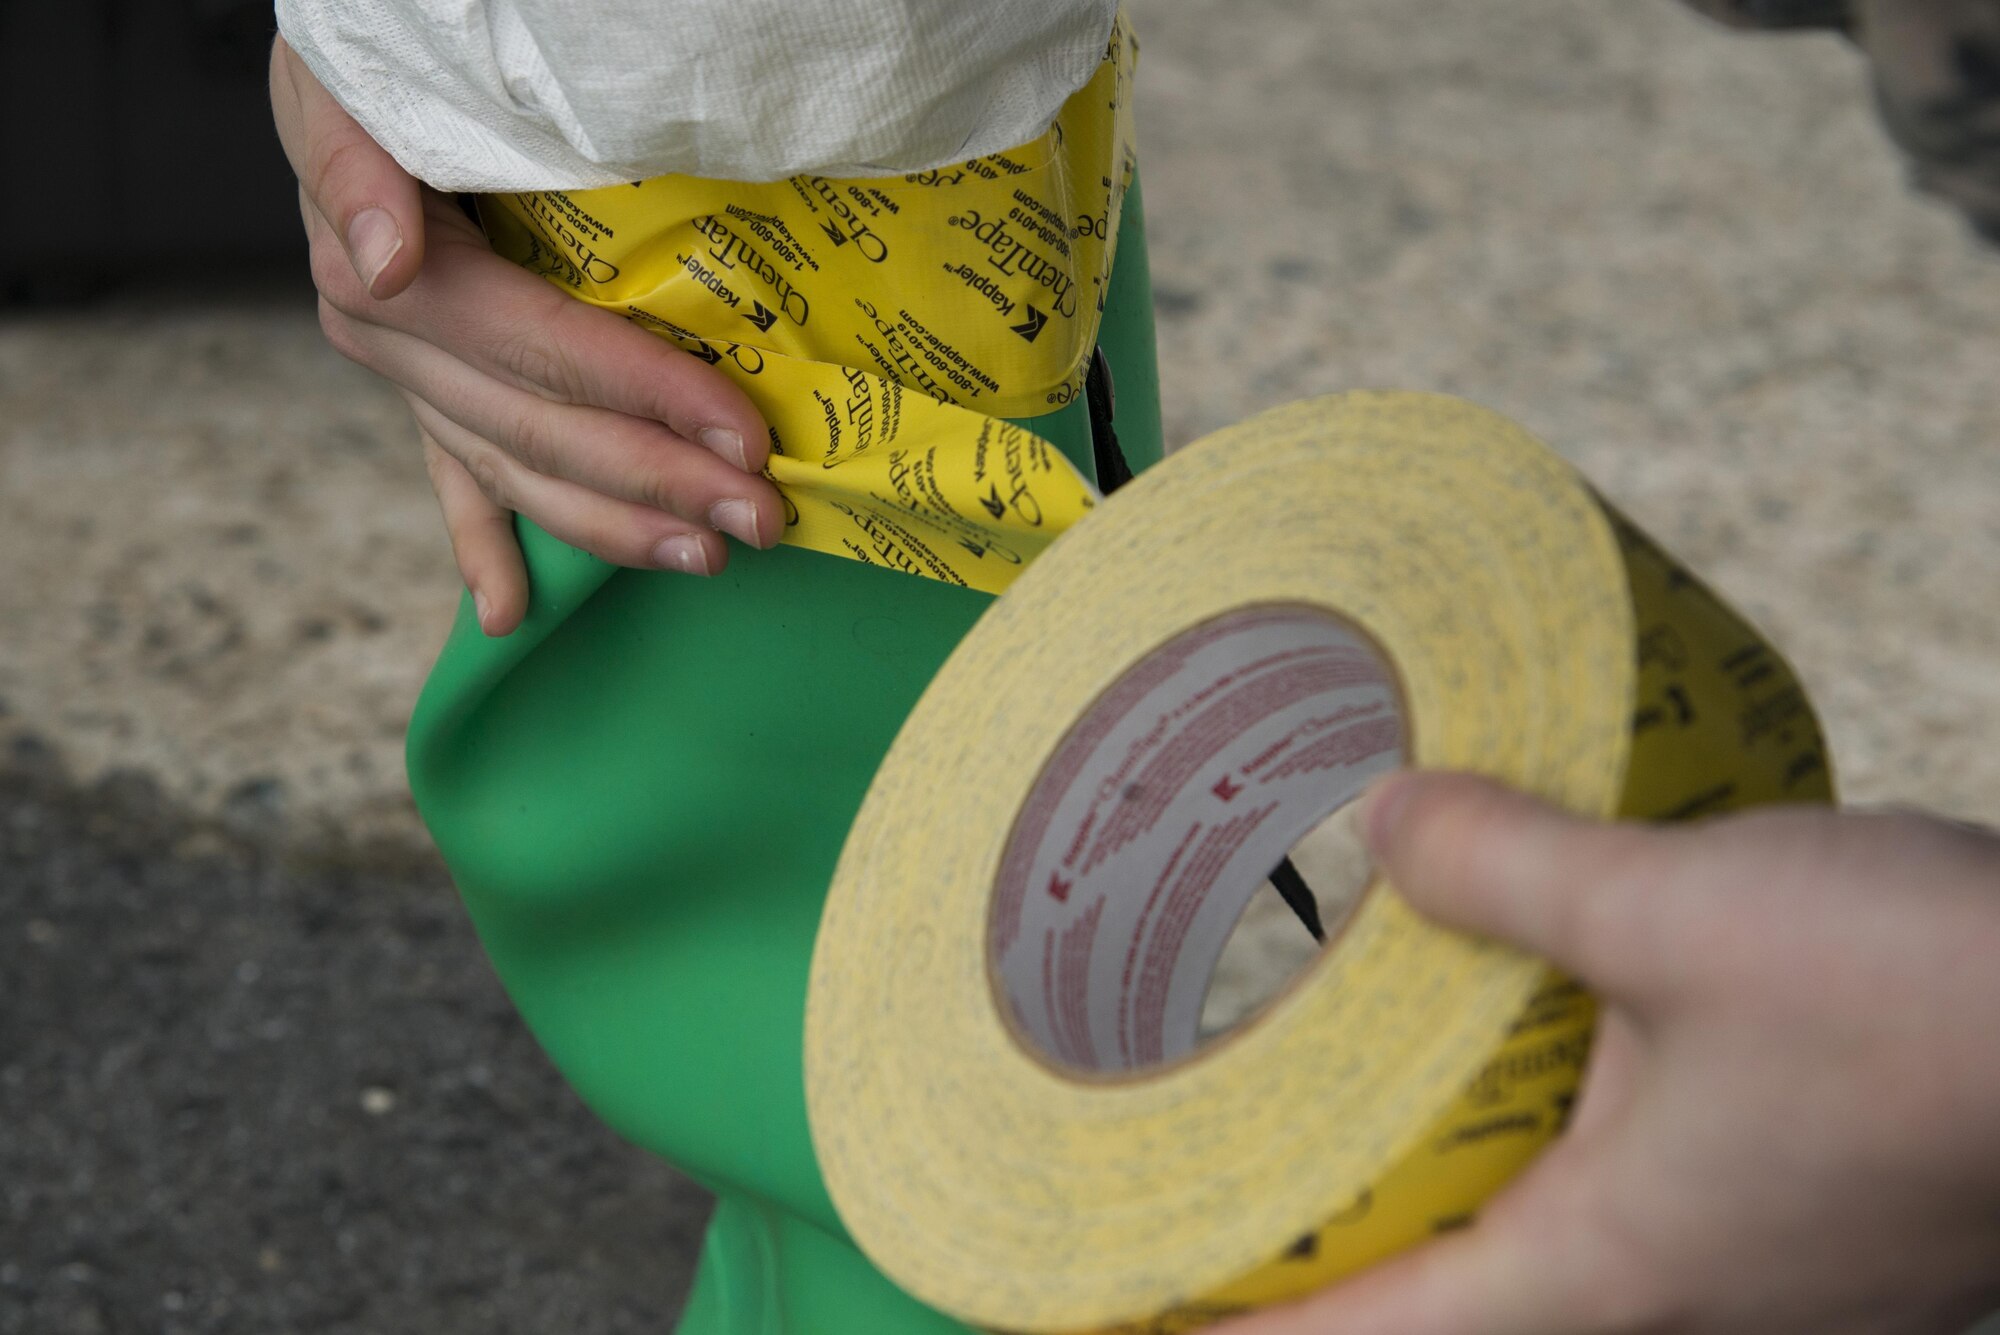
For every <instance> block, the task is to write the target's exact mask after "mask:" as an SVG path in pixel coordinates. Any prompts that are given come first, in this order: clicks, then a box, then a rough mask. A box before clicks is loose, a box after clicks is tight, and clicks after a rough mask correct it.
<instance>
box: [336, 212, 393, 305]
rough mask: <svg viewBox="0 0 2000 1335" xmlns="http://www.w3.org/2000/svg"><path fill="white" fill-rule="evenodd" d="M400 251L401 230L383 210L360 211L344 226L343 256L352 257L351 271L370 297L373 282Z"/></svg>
mask: <svg viewBox="0 0 2000 1335" xmlns="http://www.w3.org/2000/svg"><path fill="white" fill-rule="evenodd" d="M402 248H403V229H402V228H400V227H398V226H396V220H395V219H394V218H391V217H390V216H389V211H388V210H387V209H363V210H361V212H359V213H357V214H355V215H354V221H353V222H350V223H349V224H347V253H348V254H350V255H352V256H353V257H354V267H355V269H356V270H357V271H358V272H359V273H360V274H361V281H362V282H364V283H366V284H367V285H368V290H369V292H370V293H373V292H374V291H375V280H376V279H378V278H380V277H381V276H382V271H383V270H384V269H386V268H388V267H389V261H391V260H393V259H395V258H396V254H397V252H398V251H400V250H402Z"/></svg>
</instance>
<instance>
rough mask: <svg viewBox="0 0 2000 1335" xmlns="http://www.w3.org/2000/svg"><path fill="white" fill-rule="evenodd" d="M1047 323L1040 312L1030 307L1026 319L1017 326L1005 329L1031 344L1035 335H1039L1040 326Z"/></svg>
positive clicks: (1047, 318)
mask: <svg viewBox="0 0 2000 1335" xmlns="http://www.w3.org/2000/svg"><path fill="white" fill-rule="evenodd" d="M1048 322H1049V317H1048V316H1046V315H1044V314H1042V313H1041V312H1040V311H1038V310H1036V309H1035V308H1034V307H1033V306H1030V307H1028V318H1027V319H1025V320H1023V321H1021V323H1019V324H1010V325H1008V326H1007V327H1008V328H1009V329H1011V330H1013V331H1014V332H1015V333H1017V334H1019V335H1020V336H1021V337H1022V338H1025V339H1026V340H1028V342H1030V343H1033V342H1034V341H1035V335H1037V334H1039V333H1041V332H1042V326H1043V325H1045V324H1047V323H1048Z"/></svg>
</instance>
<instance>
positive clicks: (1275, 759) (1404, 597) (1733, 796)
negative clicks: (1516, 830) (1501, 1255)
mask: <svg viewBox="0 0 2000 1335" xmlns="http://www.w3.org/2000/svg"><path fill="white" fill-rule="evenodd" d="M1399 763H1400V764H1410V765H1417V766H1424V767H1445V768H1456V769H1470V770H1477V771H1482V772H1484V773H1487V774H1490V775H1494V776H1497V777H1498V778H1500V779H1503V780H1505V781H1506V782H1508V783H1511V784H1514V785H1516V786H1519V787H1521V788H1524V789H1526V790H1528V791H1531V792H1535V793H1540V794H1542V795H1544V796H1546V797H1548V798H1550V799H1553V800H1555V801H1557V802H1560V803H1562V804H1563V805H1565V806H1567V807H1569V808H1571V809H1574V810H1577V811H1580V812H1586V813H1589V814H1592V815H1598V816H1611V815H1623V816H1633V817H1652V818H1674V817H1687V816H1693V815H1698V814H1702V813H1708V812H1715V811H1722V810H1727V809H1730V808H1735V807H1740V806H1744V805H1747V804H1752V803H1758V802H1767V801H1774V800H1805V801H1821V800H1827V799H1828V798H1830V796H1831V780H1830V776H1829V772H1828V769H1827V765H1826V761H1825V757H1824V751H1823V747H1822V741H1821V737H1820V733H1819V729H1818V726H1817V724H1816V723H1815V721H1814V718H1813V715H1812V712H1811V709H1810V707H1809V705H1808V704H1807V702H1806V699H1805V697H1804V695H1803V694H1802V692H1801V690H1800V688H1799V685H1798V682H1797V681H1796V680H1795V679H1794V677H1793V675H1792V673H1791V671H1790V669H1789V668H1788V667H1787V666H1786V664H1785V663H1784V661H1783V660H1782V659H1780V658H1779V656H1778V655H1777V653H1776V652H1774V651H1773V650H1772V649H1771V647H1770V646H1769V645H1767V644H1765V643H1764V642H1763V641H1762V640H1761V639H1759V638H1758V637H1757V635H1756V633H1755V632H1754V631H1752V630H1751V629H1750V628H1749V627H1748V626H1747V625H1745V624H1744V622H1743V621H1742V620H1741V619H1740V618H1738V617H1737V616H1736V615H1735V614H1734V613H1732V612H1731V611H1730V610H1729V609H1728V608H1726V607H1725V606H1723V605H1722V603H1720V602H1719V601H1718V600H1717V599H1716V598H1715V597H1714V596H1713V595H1712V594H1711V593H1709V592H1708V590H1706V589H1705V588H1703V587H1702V586H1701V585H1700V584H1699V583H1698V582H1696V581H1695V579H1694V578H1693V577H1692V576H1690V575H1689V574H1688V573H1687V572H1686V571H1685V570H1683V569H1682V568H1681V567H1680V566H1678V565H1677V564H1675V563H1674V561H1673V560H1672V559H1671V558H1670V557H1668V556H1666V555H1665V554H1664V553H1662V552H1661V551H1660V549H1659V548H1657V547H1656V546H1654V545H1653V544H1652V543H1651V542H1649V541H1648V540H1647V539H1646V538H1645V537H1644V536H1642V535H1641V534H1640V533H1639V532H1638V531H1637V530H1636V529H1634V528H1633V527H1632V526H1631V525H1630V524H1628V523H1627V522H1625V521H1624V520H1623V519H1622V518H1620V517H1619V516H1618V515H1617V514H1616V513H1615V512H1613V511H1612V510H1610V509H1609V507H1607V506H1606V505H1605V504H1604V503H1603V501H1602V500H1600V499H1599V498H1598V497H1597V496H1596V495H1595V494H1594V493H1593V492H1592V491H1591V489H1590V488H1589V487H1588V486H1587V485H1586V484H1585V483H1584V482H1583V480H1582V479H1580V478H1579V477H1578V476H1577V475H1576V474H1575V473H1574V472H1573V471H1572V470H1571V469H1570V468H1569V467H1568V466H1567V465H1565V464H1564V463H1563V462H1562V461H1561V460H1560V459H1559V458H1557V457H1556V456H1555V455H1554V454H1553V453H1551V452H1550V451H1549V450H1548V449H1547V448H1545V447H1544V446H1542V445H1541V444H1539V443H1537V442H1536V441H1535V440H1533V439H1532V438H1531V437H1529V436H1528V435H1526V434H1525V433H1524V432H1522V431H1521V430H1520V429H1518V428H1517V427H1515V426H1513V425H1512V424H1510V423H1508V422H1507V421H1505V420H1503V419H1501V418H1499V417H1497V416H1495V415H1493V414H1491V413H1489V412H1486V411H1483V410H1481V409H1479V408H1475V407H1473V406H1471V405H1468V404H1465V403H1462V402H1459V401H1457V400H1454V399H1449V398H1441V397H1434V396H1429V395H1418V394H1354V395H1345V396H1339V397H1334V398H1327V399H1319V400H1314V401H1310V402H1306V403H1299V404H1294V405H1291V406H1289V407H1285V408H1281V409H1278V410H1276V411H1273V412H1268V413H1265V414H1263V415H1261V416H1259V417H1256V418H1254V419H1252V420H1250V421H1248V422H1245V423H1243V424H1241V425H1239V426H1236V427H1232V428H1230V429H1228V430H1226V431H1222V432H1219V433H1217V434H1216V435H1214V436H1211V437H1209V438H1208V439H1206V440H1205V441H1202V442H1201V443H1199V444H1197V445H1195V446H1193V447H1191V448H1189V449H1187V450H1185V451H1183V452H1182V453H1180V454H1178V455H1176V456H1174V457H1172V458H1169V459H1168V460H1167V461H1166V462H1165V463H1164V464H1162V465H1160V466H1158V467H1156V468H1154V469H1152V470H1151V471H1150V472H1148V473H1146V474H1145V475H1143V476H1141V477H1140V478H1139V479H1138V480H1137V481H1135V482H1133V483H1132V484H1130V485H1129V486H1127V487H1125V488H1124V489H1122V490H1121V491H1119V492H1118V493H1117V494H1115V495H1113V496H1112V497H1110V498H1109V499H1108V500H1107V501H1106V502H1105V503H1104V505H1103V506H1102V508H1101V509H1100V510H1099V511H1098V512H1097V513H1096V514H1094V515H1093V516H1091V517H1090V518H1089V519H1088V520H1086V521H1085V522H1083V523H1082V524H1080V525H1078V526H1077V527H1076V528H1075V529H1073V530H1072V531H1071V532H1070V533H1069V534H1068V535H1067V536H1065V537H1064V538H1063V540H1062V541H1061V542H1060V543H1059V544H1057V545H1056V546H1055V547H1054V548H1053V549H1052V550H1050V551H1049V553H1048V554H1047V555H1045V556H1044V557H1042V559H1041V560H1039V561H1038V562H1036V563H1035V564H1034V566H1033V567H1032V568H1030V569H1029V570H1028V571H1027V572H1026V573H1025V574H1024V575H1023V576H1022V577H1021V579H1020V580H1019V581H1018V582H1017V583H1016V584H1015V585H1014V587H1013V588H1012V590H1011V591H1010V592H1008V593H1007V595H1006V596H1005V597H1003V598H1002V599H1000V600H999V601H998V602H997V603H996V604H994V606H993V607H992V608H991V610H989V611H988V612H987V614H986V615H985V617H984V618H983V619H982V620H981V621H980V622H979V624H978V625H977V627H976V628H975V629H974V630H973V632H972V633H971V635H970V636H968V637H967V639H966V640H965V641H964V642H963V644H962V645H961V646H960V648H959V649H958V650H957V651H956V652H955V653H954V654H953V655H952V657H951V659H950V661H949V662H948V663H947V664H946V665H945V667H944V669H943V670H942V672H940V673H939V675H938V677H937V678H936V680H935V682H934V683H933V685H932V686H931V688H930V689H929V690H928V691H927V692H926V694H925V695H924V697H923V699H922V701H921V702H920V703H919V704H918V706H917V708H916V710H915V711H914V712H913V713H912V715H911V717H910V719H909V721H908V723H907V725H906V726H905V727H904V729H903V731H902V733H901V735H900V736H899V737H898V739H897V741H896V743H895V746H894V748H893V749H892V751H891V753H890V755H889V757H888V759H887V761H886V762H885V763H884V764H883V766H882V768H881V770H880V772H879V774H878V775H877V777H876V780H875V783H874V786H873V787H872V789H871V790H870V792H869V794H868V797H867V800H866V802H865V804H864V805H863V807H862V810H861V813H860V815H859V817H858V819H857V821H856V823H855V826H854V829H853V832H852V834H851V836H850V838H849V840H848V842H847V845H846V849H845V851H844V853H843V856H842V859H841V862H840V865H839V870H838V872H837V874H836V877H835V882H834V885H833V888H832V892H831V894H830V897H829V899H828V902H827V907H826V914H825V918H824V921H823V923H822V926H821V930H820V937H819V941H818V946H817V951H816V954H815V957H814V961H813V971H812V980H811V990H810V996H809V1002H808V1010H807V1017H806V1051H805V1061H806V1083H807V1098H808V1104H809V1110H810V1114H811V1120H812V1131H813V1138H814V1143H815V1146H816V1148H817V1151H818V1154H819V1158H820V1162H821V1164H822V1166H823V1168H824V1171H825V1174H826V1180H827V1184H828V1186H829V1188H830V1189H831V1191H832V1194H833V1198H834V1201H835V1203H836V1204H837V1205H838V1207H839V1210H840V1213H841V1217H842V1219H843V1220H844V1221H845V1222H846V1224H847V1226H848V1227H849V1228H850V1229H851V1230H852V1232H853V1234H854V1237H855V1239H856V1241H857V1242H858V1243H859V1244H860V1245H861V1247H862V1248H863V1249H864V1250H865V1251H866V1252H867V1253H868V1254H869V1255H870V1256H871V1257H872V1258H874V1260H875V1261H876V1262H877V1263H878V1264H879V1265H880V1266H881V1267H882V1268H883V1269H884V1270H885V1271H886V1272H887V1273H888V1274H889V1275H890V1276H892V1277H893V1278H894V1279H895V1280H896V1281H897V1282H898V1283H900V1284H901V1285H903V1286H904V1287H905V1288H907V1289H908V1290H909V1291H910V1292H911V1293H913V1294H915V1295H916V1296H917V1297H919V1298H921V1299H923V1300H925V1301H926V1302H929V1303H932V1304H934V1305H936V1306H937V1307H939V1308H941V1309H943V1310H944V1311H947V1312H950V1313H952V1314H954V1315H957V1316H959V1317H960V1318H962V1319H964V1320H967V1321H970V1322H973V1323H975V1324H978V1325H981V1326H985V1327H989V1328H993V1329H998V1330H1010V1331H1081V1330H1093V1329H1103V1328H1107V1327H1111V1328H1116V1329H1117V1330H1121V1331H1128V1332H1166V1331H1178V1330H1186V1329H1191V1328H1193V1327H1195V1326H1199V1325H1202V1324H1205V1323H1206V1322H1208V1321H1210V1320H1213V1319H1216V1318H1218V1317H1221V1316H1225V1315H1228V1314H1232V1313H1236V1312H1241V1311H1246V1310H1249V1309H1252V1308H1256V1307H1260V1306H1264V1305H1267V1304H1270V1303H1274V1302H1279V1301H1282V1300H1286V1299H1289V1298H1293V1297H1296V1296H1298V1295H1300V1294H1303V1293H1305V1292H1308V1291H1310V1290H1312V1289H1314V1288H1317V1287H1319V1286H1322V1285H1325V1284H1327V1283H1329V1282H1330V1281H1332V1280H1334V1279H1336V1278H1338V1277H1340V1276H1341V1275H1344V1274H1347V1273H1349V1272H1351V1271H1353V1270H1354V1269H1356V1268H1358V1267H1360V1266H1362V1265H1365V1264H1367V1263H1369V1262H1371V1261H1374V1260H1377V1259H1379V1258H1381V1257H1383V1256H1385V1255H1387V1254H1389V1253H1391V1252H1394V1251H1396V1250H1398V1249H1401V1248H1405V1247H1408V1246H1410V1245H1412V1244H1414V1243H1416V1242H1418V1241H1420V1240H1421V1239H1423V1238H1424V1237H1426V1236H1428V1235H1430V1234H1432V1233H1434V1232H1436V1231H1438V1230H1441V1229H1447V1228H1451V1227H1455V1226H1458V1225H1461V1224H1463V1223H1465V1222H1466V1221H1467V1220H1468V1219H1469V1218H1470V1216H1471V1214H1472V1212H1473V1211H1475V1210H1476V1209H1477V1207H1478V1206H1479V1204H1480V1202H1481V1201H1483V1200H1484V1199H1485V1198H1486V1197H1488V1196H1489V1195H1490V1194H1491V1193H1492V1192H1494V1191H1495V1190H1497V1189H1498V1188H1499V1187H1500V1186H1501V1185H1502V1184H1503V1183H1504V1182H1505V1181H1506V1180H1507V1179H1508V1178H1509V1177H1511V1176H1512V1175H1513V1174H1515V1173H1516V1172H1517V1171H1518V1170H1519V1169H1520V1168H1521V1167H1522V1166H1523V1165H1524V1164H1526V1163H1527V1161H1528V1160H1529V1159H1530V1158H1531V1157H1532V1156H1533V1155H1534V1154H1535V1153H1536V1151H1538V1150H1539V1149H1540V1148H1541V1147H1542V1146H1543V1145H1544V1144H1546V1143H1547V1142H1548V1141H1549V1140H1550V1138H1551V1137H1553V1136H1554V1135H1555V1134H1556V1133H1557V1131H1558V1130H1559V1129H1560V1128H1561V1126H1562V1124H1563V1120H1564V1117H1565V1115H1566V1113H1567V1111H1568V1108H1569V1105H1570V1101H1571V1099H1572V1097H1573V1096H1574V1093H1575V1091H1576V1088H1577V1085H1578V1081H1579V1076H1580V1072H1581V1069H1582V1066H1583V1062H1584V1058H1585V1055H1586V1051H1587V1047H1588V1041H1589V1034H1590V1029H1591V1024H1592V1018H1593V1017H1592V1008H1591V1003H1590V1001H1589V998H1588V997H1587V996H1585V995H1584V994H1583V993H1582V992H1581V991H1580V990H1579V989H1578V988H1576V987H1575V986H1574V985H1573V984H1570V983H1568V982H1566V981H1565V980H1563V979H1562V978H1560V977H1558V976H1555V975H1553V974H1551V973H1550V972H1549V971H1548V970H1547V968H1546V967H1545V966H1543V965H1541V964H1539V963H1537V962H1536V961H1535V960H1532V959H1528V958H1525V957H1523V956H1521V955H1519V954H1517V953H1515V952H1513V951H1511V950H1509V949H1506V948H1503V947H1501V946H1498V945H1496V944H1493V943H1489V942H1481V941H1476V940H1471V939H1467V938H1465V937H1462V936H1458V935H1455V934H1452V933H1449V932H1446V931H1444V930H1442V929H1439V928H1436V927H1434V926H1431V925H1429V924H1428V923H1426V922H1425V921H1424V920H1422V919H1420V918H1419V917H1418V916H1417V915H1416V914H1415V913H1414V912H1413V911H1412V910H1411V909H1409V908H1408V907H1407V906H1406V905H1405V904H1404V903H1403V901H1402V900H1401V899H1400V898H1398V896H1397V895H1396V894H1395V892H1394V890H1393V888H1392V887H1389V886H1387V885H1385V884H1381V883H1379V881H1378V882H1377V883H1375V884H1373V885H1371V886H1370V887H1369V889H1368V890H1367V891H1366V892H1365V893H1364V894H1362V895H1361V897H1360V899H1359V902H1358V905H1357V906H1356V907H1354V908H1353V909H1352V910H1351V912H1349V913H1348V914H1347V916H1346V918H1345V921H1344V922H1343V923H1341V924H1340V926H1339V927H1338V929H1337V931H1336V934H1335V938H1334V940H1333V944H1331V945H1330V946H1328V947H1327V948H1326V949H1325V950H1324V951H1323V952H1322V953H1321V954H1320V956H1319V957H1318V958H1317V959H1316V961H1315V962H1314V963H1313V965H1312V966H1311V967H1310V969H1309V970H1308V971H1307V972H1305V973H1304V974H1302V975H1301V976H1300V977H1299V978H1298V979H1295V980H1294V981H1293V982H1292V984H1290V985H1289V987H1288V989H1287V990H1286V991H1285V992H1283V993H1282V994H1281V995H1280V996H1279V997H1278V998H1277V999H1276V1000H1275V1001H1274V1002H1273V1003H1272V1004H1271V1005H1270V1006H1269V1007H1268V1008H1267V1009H1265V1010H1264V1011H1263V1012H1262V1013H1260V1014H1259V1015H1257V1016H1256V1017H1254V1018H1253V1019H1251V1020H1249V1021H1247V1022H1246V1023H1245V1024H1243V1025H1242V1026H1240V1027H1238V1028H1237V1029H1235V1030H1234V1031H1232V1032H1230V1033H1228V1034H1227V1035H1226V1036H1223V1037H1221V1038H1218V1039H1216V1040H1215V1041H1213V1042H1211V1043H1209V1044H1207V1045H1206V1046H1200V1035H1199V1029H1198V1025H1199V1013H1200V1007H1201V1000H1202V994H1203V993H1204V992H1205V990H1206V988H1207V984H1208V980H1209V975H1210V972H1211V971H1212V969H1213V967H1214V963H1215V959H1216V957H1217V955H1218V953H1219V951H1220V949H1221V942H1222V939H1223V938H1224V937H1226V936H1227V934H1228V932H1229V930H1230V928H1231V926H1232V925H1233V924H1234V922H1235V921H1236V919H1237V918H1238V916H1239V915H1240V913H1241V912H1242V910H1243V907H1244V905H1245V903H1246V902H1247V901H1248V899H1249V897H1250V896H1251V894H1252V893H1253V891H1254V890H1255V889H1256V888H1257V886H1258V885H1259V883H1260V882H1261V881H1262V879H1263V877H1264V875H1265V874H1266V873H1267V872H1268V871H1269V869H1270V868H1271V867H1272V866H1273V865H1274V864H1275V863H1276V862H1277V860H1278V859H1279V858H1280V857H1281V856H1283V855H1284V853H1285V852H1286V850H1287V849H1288V848H1289V847H1291V845H1292V843H1293V841H1294V840H1296V839H1298V838H1299V837H1300V836H1301V835H1302V834H1303V833H1305V832H1306V831H1307V830H1309V829H1311V828H1313V827H1314V826H1315V825H1317V824H1318V823H1319V822H1321V820H1322V819H1323V818H1324V817H1326V816H1327V815H1328V813H1329V812H1331V811H1333V810H1334V809H1336V808H1337V807H1339V806H1340V805H1341V804H1343V803H1345V802H1346V801H1347V800H1348V799H1350V798H1351V797H1352V796H1354V795H1355V793H1356V792H1357V791H1358V790H1359V789H1360V787H1361V786H1362V784H1363V783H1364V782H1365V781H1366V780H1367V779H1368V778H1369V777H1371V776H1372V775H1374V774H1375V773H1378V772H1380V771H1381V770H1384V769H1387V768H1389V767H1391V766H1394V765H1396V764H1399ZM1198 1047H1199V1050H1197V1048H1198Z"/></svg>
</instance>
